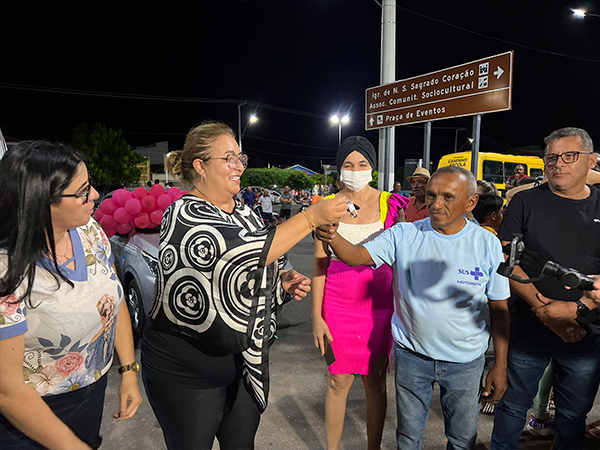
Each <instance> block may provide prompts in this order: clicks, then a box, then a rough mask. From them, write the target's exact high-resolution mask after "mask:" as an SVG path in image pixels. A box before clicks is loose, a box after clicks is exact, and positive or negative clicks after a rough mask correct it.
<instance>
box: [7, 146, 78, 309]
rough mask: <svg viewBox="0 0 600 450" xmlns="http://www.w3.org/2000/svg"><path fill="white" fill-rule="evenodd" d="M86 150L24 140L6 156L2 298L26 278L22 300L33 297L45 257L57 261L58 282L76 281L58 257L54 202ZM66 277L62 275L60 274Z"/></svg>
mask: <svg viewBox="0 0 600 450" xmlns="http://www.w3.org/2000/svg"><path fill="white" fill-rule="evenodd" d="M82 162H84V157H83V154H82V153H81V152H80V151H79V150H76V149H74V148H72V147H68V146H66V145H64V144H60V143H54V142H46V141H25V142H20V143H19V144H17V145H16V146H14V147H13V148H12V149H10V150H9V151H8V152H7V153H6V154H5V155H4V157H3V158H2V160H0V193H1V194H0V211H1V212H2V215H3V217H2V220H0V249H2V251H3V252H6V254H7V257H8V267H7V271H6V273H5V274H4V275H2V279H0V297H5V296H7V295H10V294H12V293H14V292H15V290H16V289H17V288H18V287H19V286H20V285H21V283H23V281H26V291H25V294H24V295H23V296H22V297H21V300H25V299H29V305H30V306H31V307H33V306H34V305H32V304H31V299H30V295H31V290H32V288H33V283H34V279H35V270H36V263H37V262H38V261H40V259H41V258H42V257H44V256H47V257H50V258H51V259H52V261H53V262H54V267H55V269H56V274H57V275H54V278H55V279H56V282H57V285H60V279H62V280H64V281H65V282H67V283H69V284H70V285H71V286H72V285H73V284H72V283H71V282H70V281H69V279H68V278H67V277H66V276H65V275H64V274H63V272H62V271H61V270H60V267H59V265H58V263H57V262H56V248H55V245H54V230H53V228H52V215H51V209H50V206H51V205H55V204H57V203H59V202H60V201H61V200H62V199H61V197H60V195H61V194H62V193H63V192H64V190H65V189H66V188H67V187H68V186H69V185H70V184H71V182H72V181H73V178H74V177H75V175H76V173H77V169H78V167H79V165H80V164H81V163H82ZM59 277H60V278H59Z"/></svg>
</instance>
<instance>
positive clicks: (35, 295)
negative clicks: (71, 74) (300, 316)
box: [0, 121, 600, 450]
mask: <svg viewBox="0 0 600 450" xmlns="http://www.w3.org/2000/svg"><path fill="white" fill-rule="evenodd" d="M544 142H545V145H546V147H545V150H544V156H543V160H544V165H545V170H544V177H543V179H533V178H532V177H529V176H527V174H528V168H527V167H526V166H525V165H523V164H517V165H516V166H515V167H514V174H513V175H511V176H510V177H509V178H508V179H507V180H506V183H505V185H504V186H503V189H502V191H505V192H506V199H504V198H502V196H501V192H500V191H499V190H498V188H497V187H496V185H494V184H493V183H490V182H488V181H484V180H476V177H475V176H474V175H473V174H472V173H471V172H469V171H468V170H466V169H463V168H460V167H456V166H448V167H442V168H439V169H438V170H437V171H435V172H433V173H430V172H429V170H427V169H426V168H423V167H417V168H416V169H415V170H414V171H413V172H412V173H410V174H407V175H408V176H407V177H406V181H407V182H408V183H409V184H410V187H411V189H410V191H411V193H410V195H409V193H408V192H407V191H404V190H403V189H402V182H401V181H396V182H395V183H394V186H393V190H392V191H391V192H384V191H380V190H378V189H375V188H373V187H371V186H370V183H371V182H372V179H373V177H372V174H373V169H374V168H375V167H376V166H377V157H376V152H375V149H374V148H373V146H372V144H371V143H370V142H369V141H368V140H367V139H366V138H364V137H361V136H351V137H349V138H347V139H346V140H344V141H343V142H342V143H341V145H340V147H339V149H338V152H337V155H336V158H337V166H338V169H339V173H340V176H339V179H338V181H337V183H336V186H335V187H334V186H331V187H330V189H329V190H330V191H331V192H312V191H300V192H296V191H294V190H293V189H291V187H290V186H285V187H284V188H283V191H282V192H281V193H280V195H278V196H277V197H278V200H277V202H278V203H280V207H279V215H278V217H276V216H275V215H274V213H275V209H274V207H273V206H274V203H275V202H276V197H275V196H274V195H273V194H272V192H271V190H270V189H269V188H262V190H261V192H255V191H254V190H253V188H252V187H251V186H248V187H247V188H245V189H244V190H242V192H241V195H240V194H239V193H240V179H241V176H242V174H243V172H244V170H245V169H246V167H247V164H248V157H247V155H244V154H242V153H241V151H240V148H239V146H238V144H237V142H236V140H235V134H234V132H233V130H232V129H231V128H230V127H229V126H227V125H225V124H223V123H220V122H213V121H205V122H203V123H202V124H201V125H199V126H196V127H194V128H193V129H192V130H191V131H190V132H189V133H188V135H187V138H186V141H185V145H184V148H183V150H181V151H175V152H171V153H170V154H169V155H168V157H167V159H166V161H165V166H166V168H167V170H168V171H169V173H171V174H174V175H175V176H177V177H178V179H179V180H180V181H181V182H183V183H184V184H186V185H187V186H191V189H190V190H189V192H187V193H186V194H185V195H183V196H182V197H181V198H179V199H177V200H176V201H174V202H173V203H171V204H170V206H168V207H167V209H166V210H165V212H164V215H163V219H162V226H161V234H160V250H159V255H158V267H157V275H156V286H155V295H154V305H153V308H152V310H151V311H150V320H149V321H148V323H147V326H146V328H145V330H144V334H143V341H142V348H141V367H142V381H143V385H144V388H145V390H146V393H147V396H148V399H149V403H150V405H151V407H152V410H153V411H154V414H155V415H156V417H157V419H158V422H159V424H160V426H161V429H162V432H163V435H164V440H165V443H166V446H167V448H169V449H179V448H202V449H210V448H212V446H213V443H214V440H215V438H216V439H217V440H218V441H219V446H220V448H222V449H224V450H226V449H230V450H232V449H252V448H254V440H255V435H256V432H257V429H258V426H259V423H260V417H261V413H262V412H264V410H265V408H266V407H267V401H268V393H269V380H270V378H269V364H270V362H269V347H270V345H271V343H272V342H273V339H274V338H275V331H276V320H277V313H278V312H279V311H280V309H281V308H282V307H283V305H284V304H285V303H286V302H287V301H288V300H291V299H296V300H301V299H302V298H304V297H306V296H307V295H308V293H309V292H311V290H312V323H313V341H314V345H315V347H316V348H317V349H318V350H319V351H320V352H321V354H322V355H324V356H325V357H326V361H327V364H328V376H327V384H326V387H325V390H326V395H325V399H324V409H325V423H324V427H325V432H326V447H327V448H328V449H330V450H335V449H338V448H340V446H341V443H342V431H343V426H344V421H345V411H346V401H347V396H348V392H349V389H350V387H351V385H352V383H353V381H354V378H355V376H356V375H360V376H361V379H362V382H363V385H364V390H365V410H366V421H367V424H366V428H367V442H368V448H369V449H377V448H380V447H381V443H382V435H383V434H382V433H383V427H384V422H385V415H386V408H387V392H386V375H387V372H388V368H389V367H390V365H391V364H392V359H391V357H392V354H393V365H394V369H395V374H394V381H395V396H396V405H397V407H396V415H397V429H396V445H397V448H398V449H402V450H412V449H414V450H418V449H420V448H421V447H422V445H423V439H424V437H423V436H424V429H425V425H426V423H427V417H428V414H429V406H430V403H431V399H432V395H433V386H434V385H435V384H436V383H437V384H438V385H439V387H440V402H441V404H442V412H443V415H444V427H445V435H446V437H447V440H448V444H447V448H448V449H471V450H472V449H474V447H475V442H476V438H477V425H478V416H479V414H480V413H487V414H494V428H493V433H492V436H491V449H492V450H508V449H516V448H518V441H519V436H520V434H521V432H522V430H523V428H524V427H526V428H527V429H528V430H530V431H531V432H532V433H538V434H548V433H553V434H554V444H553V445H554V447H553V448H554V449H556V450H565V449H581V448H583V439H584V434H585V432H586V415H587V414H588V412H589V411H590V410H591V408H592V406H593V402H594V399H595V396H596V393H597V391H598V386H599V384H600V308H598V306H599V305H600V278H598V274H600V191H599V190H598V187H599V185H600V173H598V154H597V153H595V152H594V147H593V143H592V140H591V138H590V136H589V135H588V133H587V132H586V131H584V130H582V129H579V128H562V129H559V130H557V131H554V132H553V133H551V134H550V135H549V136H548V137H547V138H546V139H545V141H544ZM159 182H160V181H159V180H156V181H155V183H159ZM149 185H152V184H151V183H150V182H149ZM0 192H1V194H0V207H1V208H0V209H2V211H3V212H4V213H5V216H6V217H5V220H4V221H2V222H0V275H1V277H2V278H1V279H0V319H1V320H0V442H2V445H3V446H7V448H27V449H33V448H40V446H42V447H45V448H50V449H62V448H98V447H99V445H100V443H101V437H100V435H99V431H100V423H101V417H102V409H103V405H104V393H105V388H106V379H107V376H106V373H107V371H108V370H109V368H110V366H111V364H112V361H113V353H114V352H115V351H116V353H117V355H118V358H119V364H120V368H119V373H120V374H121V377H122V383H121V388H120V391H119V396H120V410H119V411H118V412H116V413H115V414H114V417H116V418H119V419H126V418H130V417H132V416H133V415H134V414H135V412H136V410H137V408H138V406H139V404H140V402H141V401H142V398H141V395H140V392H139V388H138V380H137V372H138V370H139V368H140V365H139V364H138V363H137V362H136V361H135V357H134V345H133V338H132V332H131V325H130V322H129V317H128V314H127V306H126V302H124V301H123V288H122V286H121V284H120V282H119V281H118V278H117V276H116V273H115V270H114V266H113V259H112V254H111V249H110V243H109V241H108V239H107V237H106V235H105V234H104V232H103V230H102V228H101V227H100V226H99V225H98V224H97V223H96V222H95V220H94V219H93V218H92V217H91V215H92V213H93V210H94V200H96V199H97V198H98V197H99V194H98V192H97V191H96V190H95V189H94V187H93V186H92V180H91V178H90V176H89V174H88V170H87V167H86V165H85V163H84V160H83V157H82V155H81V153H80V152H79V151H77V150H75V149H72V148H70V147H67V146H63V145H61V144H52V143H48V142H43V141H31V142H23V143H21V144H19V145H17V146H16V147H14V148H13V149H11V150H10V151H9V152H8V153H7V154H6V155H5V156H4V158H3V159H2V160H1V161H0ZM238 195H239V197H238ZM294 203H295V204H296V205H294ZM294 207H295V209H296V211H297V212H296V214H292V210H293V209H294ZM257 213H259V214H257ZM309 234H312V235H313V237H314V263H313V273H312V279H311V278H309V277H308V276H306V275H304V274H300V273H298V272H297V271H296V270H295V269H293V267H292V266H291V265H290V264H289V261H288V260H287V252H288V251H289V250H290V249H292V248H293V247H294V246H295V245H296V244H297V243H298V242H300V240H302V239H303V238H304V237H306V236H308V235H309ZM517 235H518V236H521V237H522V244H523V246H522V247H518V252H519V253H522V255H521V257H520V258H516V259H515V258H509V259H508V261H506V262H505V258H506V256H507V255H509V254H510V255H513V254H514V251H515V250H514V247H511V246H510V245H511V243H512V242H513V241H514V239H515V236H517ZM548 261H552V262H554V263H556V264H560V265H562V266H565V267H566V268H569V269H573V270H577V271H579V272H581V273H582V274H584V275H589V276H590V277H592V282H593V286H592V287H591V288H590V289H589V290H581V289H578V288H573V289H568V288H566V287H565V285H564V281H561V280H559V279H556V278H553V277H551V276H545V277H541V276H540V274H541V273H542V268H543V267H545V264H546V263H547V262H548ZM507 264H508V266H507ZM501 265H502V267H508V268H509V270H510V272H511V273H512V275H511V276H510V280H509V277H506V276H504V275H500V274H499V272H498V271H497V269H498V267H499V266H501ZM503 273H504V274H505V275H506V273H505V272H503ZM570 273H572V272H570ZM526 279H532V280H530V281H531V282H530V283H527V284H524V283H522V282H520V281H519V280H521V281H522V280H526ZM250 280H252V282H250ZM490 340H491V341H492V342H493V363H492V364H491V365H489V366H487V367H486V357H485V355H486V351H487V350H488V348H489V344H490ZM290 370H293V368H290ZM482 383H483V385H482ZM532 404H533V406H534V410H533V414H528V410H529V409H530V407H531V406H532ZM551 411H554V413H552V412H551ZM594 426H596V427H597V428H600V424H598V423H596V424H592V425H591V426H590V429H593V428H594Z"/></svg>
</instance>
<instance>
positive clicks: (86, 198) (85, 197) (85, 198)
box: [59, 174, 92, 205]
mask: <svg viewBox="0 0 600 450" xmlns="http://www.w3.org/2000/svg"><path fill="white" fill-rule="evenodd" d="M90 192H92V176H91V175H89V174H88V187H87V190H86V191H85V192H82V193H80V194H63V195H59V197H61V198H63V197H75V198H82V199H83V204H84V205H85V204H86V203H87V202H89V201H90Z"/></svg>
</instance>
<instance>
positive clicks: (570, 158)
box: [543, 152, 594, 166]
mask: <svg viewBox="0 0 600 450" xmlns="http://www.w3.org/2000/svg"><path fill="white" fill-rule="evenodd" d="M592 153H594V152H564V153H561V154H560V155H559V154H551V155H546V156H544V158H543V159H544V162H545V163H546V164H547V165H549V166H553V165H554V164H556V163H557V162H558V158H560V159H562V160H563V162H564V163H565V164H573V163H575V162H577V160H578V159H579V155H591V154H592Z"/></svg>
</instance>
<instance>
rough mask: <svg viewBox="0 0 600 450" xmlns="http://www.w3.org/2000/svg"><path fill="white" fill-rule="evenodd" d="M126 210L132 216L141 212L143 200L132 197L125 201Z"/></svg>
mask: <svg viewBox="0 0 600 450" xmlns="http://www.w3.org/2000/svg"><path fill="white" fill-rule="evenodd" d="M125 211H127V213H128V214H131V215H132V216H135V215H137V214H139V213H140V212H141V211H142V202H140V201H139V200H138V199H137V198H135V197H134V198H130V199H129V200H127V201H126V202H125Z"/></svg>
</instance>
